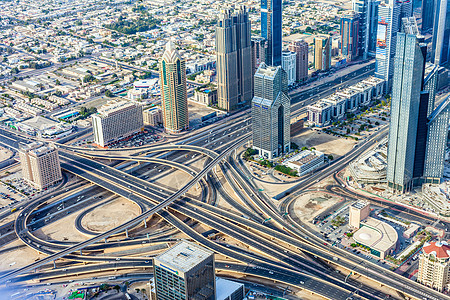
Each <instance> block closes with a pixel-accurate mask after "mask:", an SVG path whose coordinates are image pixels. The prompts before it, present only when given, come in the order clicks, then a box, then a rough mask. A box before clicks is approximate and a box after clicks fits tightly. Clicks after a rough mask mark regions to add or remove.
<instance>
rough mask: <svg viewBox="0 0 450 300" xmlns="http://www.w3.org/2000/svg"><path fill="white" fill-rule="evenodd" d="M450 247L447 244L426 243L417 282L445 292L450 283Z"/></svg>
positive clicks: (421, 254) (422, 252) (421, 255)
mask: <svg viewBox="0 0 450 300" xmlns="http://www.w3.org/2000/svg"><path fill="white" fill-rule="evenodd" d="M449 266H450V246H449V245H448V244H447V242H443V241H442V242H441V241H438V242H431V243H428V242H426V243H425V244H424V245H423V248H422V251H421V252H420V255H419V272H418V273H417V282H419V283H421V284H423V285H426V286H429V287H431V288H433V289H436V290H438V291H440V292H442V291H444V289H445V288H446V287H447V285H448V284H449V282H450V276H449V274H450V273H449Z"/></svg>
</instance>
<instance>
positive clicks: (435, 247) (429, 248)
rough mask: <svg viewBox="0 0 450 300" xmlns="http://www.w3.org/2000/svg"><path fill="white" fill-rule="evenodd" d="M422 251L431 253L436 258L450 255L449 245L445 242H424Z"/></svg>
mask: <svg viewBox="0 0 450 300" xmlns="http://www.w3.org/2000/svg"><path fill="white" fill-rule="evenodd" d="M422 250H423V252H424V253H426V254H433V255H434V256H436V257H437V258H449V257H450V246H449V245H448V243H447V242H444V241H439V242H431V243H428V242H427V243H425V244H424V245H423V248H422Z"/></svg>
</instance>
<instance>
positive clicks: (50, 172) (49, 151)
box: [19, 142, 62, 189]
mask: <svg viewBox="0 0 450 300" xmlns="http://www.w3.org/2000/svg"><path fill="white" fill-rule="evenodd" d="M19 157H20V164H21V166H22V176H23V178H24V179H25V180H26V181H27V182H28V183H29V184H30V185H31V186H33V187H34V188H37V189H44V188H46V187H48V186H50V185H52V184H54V183H56V182H58V181H60V180H61V179H62V173H61V166H60V163H59V156H58V150H57V149H56V148H55V147H51V146H46V145H44V143H42V142H34V143H31V144H21V145H20V148H19Z"/></svg>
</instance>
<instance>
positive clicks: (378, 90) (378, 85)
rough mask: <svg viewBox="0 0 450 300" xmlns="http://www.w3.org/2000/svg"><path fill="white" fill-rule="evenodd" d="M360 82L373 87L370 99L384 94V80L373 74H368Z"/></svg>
mask: <svg viewBox="0 0 450 300" xmlns="http://www.w3.org/2000/svg"><path fill="white" fill-rule="evenodd" d="M361 82H362V83H365V84H368V85H371V86H372V87H373V90H372V99H379V98H381V97H382V96H383V95H384V80H383V79H381V78H377V77H374V76H370V77H369V78H367V79H364V80H363V81H361Z"/></svg>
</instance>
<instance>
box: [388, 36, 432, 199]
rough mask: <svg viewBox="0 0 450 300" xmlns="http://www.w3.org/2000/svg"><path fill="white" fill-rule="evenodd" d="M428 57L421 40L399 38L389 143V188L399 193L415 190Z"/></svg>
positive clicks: (412, 37) (405, 37)
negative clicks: (425, 65) (414, 173)
mask: <svg viewBox="0 0 450 300" xmlns="http://www.w3.org/2000/svg"><path fill="white" fill-rule="evenodd" d="M423 67H424V57H423V53H422V49H421V48H420V47H419V44H418V42H417V37H416V36H415V35H412V34H405V33H399V34H398V35H397V50H396V56H395V71H394V83H393V88H392V101H391V122H390V126H389V142H388V159H387V162H388V166H387V184H388V187H389V188H390V189H391V190H393V191H395V192H399V193H404V192H406V191H409V190H410V189H411V186H412V179H413V171H414V159H415V151H416V138H417V125H418V118H419V105H420V97H421V95H420V94H421V86H422V80H423Z"/></svg>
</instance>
